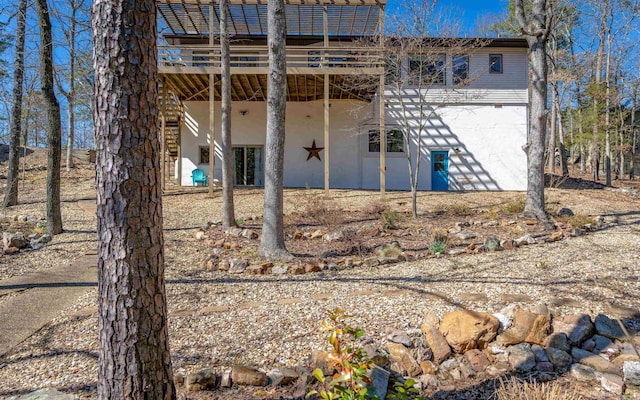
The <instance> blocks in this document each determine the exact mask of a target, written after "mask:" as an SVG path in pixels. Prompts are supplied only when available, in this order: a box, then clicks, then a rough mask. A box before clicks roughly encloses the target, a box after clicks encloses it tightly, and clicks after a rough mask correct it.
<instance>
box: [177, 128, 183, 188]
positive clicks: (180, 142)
mask: <svg viewBox="0 0 640 400" xmlns="http://www.w3.org/2000/svg"><path fill="white" fill-rule="evenodd" d="M176 142H177V143H178V176H177V181H178V186H182V124H181V123H178V138H177V139H176Z"/></svg>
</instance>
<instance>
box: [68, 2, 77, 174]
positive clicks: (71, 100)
mask: <svg viewBox="0 0 640 400" xmlns="http://www.w3.org/2000/svg"><path fill="white" fill-rule="evenodd" d="M72 8H73V10H72V14H71V32H70V33H69V42H70V43H69V93H68V96H67V103H68V106H69V109H68V111H67V121H68V124H69V137H68V139H67V157H66V158H67V163H66V164H67V167H66V168H67V172H68V171H71V168H73V140H74V136H75V115H74V113H75V101H76V91H75V85H76V82H75V81H76V74H75V71H76V69H75V67H76V7H75V4H73V5H72Z"/></svg>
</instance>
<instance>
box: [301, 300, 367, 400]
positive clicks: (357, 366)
mask: <svg viewBox="0 0 640 400" xmlns="http://www.w3.org/2000/svg"><path fill="white" fill-rule="evenodd" d="M327 314H328V317H329V320H328V321H326V320H325V321H323V322H322V326H323V328H324V330H325V331H327V332H328V333H329V344H331V350H330V354H329V359H330V360H331V362H332V363H333V367H334V369H335V370H336V371H338V372H337V373H335V374H334V375H333V376H331V377H329V376H324V373H323V372H322V369H320V368H317V369H315V370H314V371H313V377H314V378H316V380H317V381H318V382H320V386H321V388H320V390H312V391H310V392H309V393H307V397H310V396H312V395H314V394H318V395H319V396H320V398H321V399H323V400H370V399H371V395H370V394H369V390H368V388H367V386H368V385H369V384H370V383H371V379H370V378H369V377H368V372H369V370H370V369H371V368H372V367H373V361H371V359H369V358H368V357H367V355H366V354H365V353H364V352H363V351H362V349H360V348H359V347H358V345H357V341H358V339H360V338H361V337H362V336H364V332H363V331H362V330H360V329H357V328H353V327H351V326H349V325H348V324H347V323H346V322H345V320H346V319H347V318H349V316H348V315H346V314H345V313H344V311H343V310H341V309H340V308H336V309H335V310H334V311H330V312H328V313H327Z"/></svg>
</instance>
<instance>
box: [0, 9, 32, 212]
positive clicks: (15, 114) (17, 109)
mask: <svg viewBox="0 0 640 400" xmlns="http://www.w3.org/2000/svg"><path fill="white" fill-rule="evenodd" d="M26 21H27V0H19V3H18V26H17V30H16V50H15V51H16V55H15V61H14V64H13V99H12V101H13V106H12V108H11V136H10V139H9V164H8V173H7V188H6V192H5V195H4V204H3V205H4V207H9V206H15V205H16V204H18V174H19V171H20V169H19V166H20V163H19V161H20V155H19V154H18V150H19V145H20V134H21V133H22V132H21V130H22V92H23V90H22V85H23V82H24V41H25V32H26V26H27V24H26ZM24 145H25V146H26V145H27V143H26V141H25V143H24Z"/></svg>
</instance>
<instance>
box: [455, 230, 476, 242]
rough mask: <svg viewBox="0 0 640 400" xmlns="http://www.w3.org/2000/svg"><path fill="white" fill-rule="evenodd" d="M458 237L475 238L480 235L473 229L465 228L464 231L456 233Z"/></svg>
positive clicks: (463, 238)
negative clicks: (472, 230)
mask: <svg viewBox="0 0 640 400" xmlns="http://www.w3.org/2000/svg"><path fill="white" fill-rule="evenodd" d="M456 237H457V238H458V239H460V240H471V239H475V238H476V237H478V235H476V234H475V233H473V232H471V231H467V230H464V231H462V232H458V233H456Z"/></svg>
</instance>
